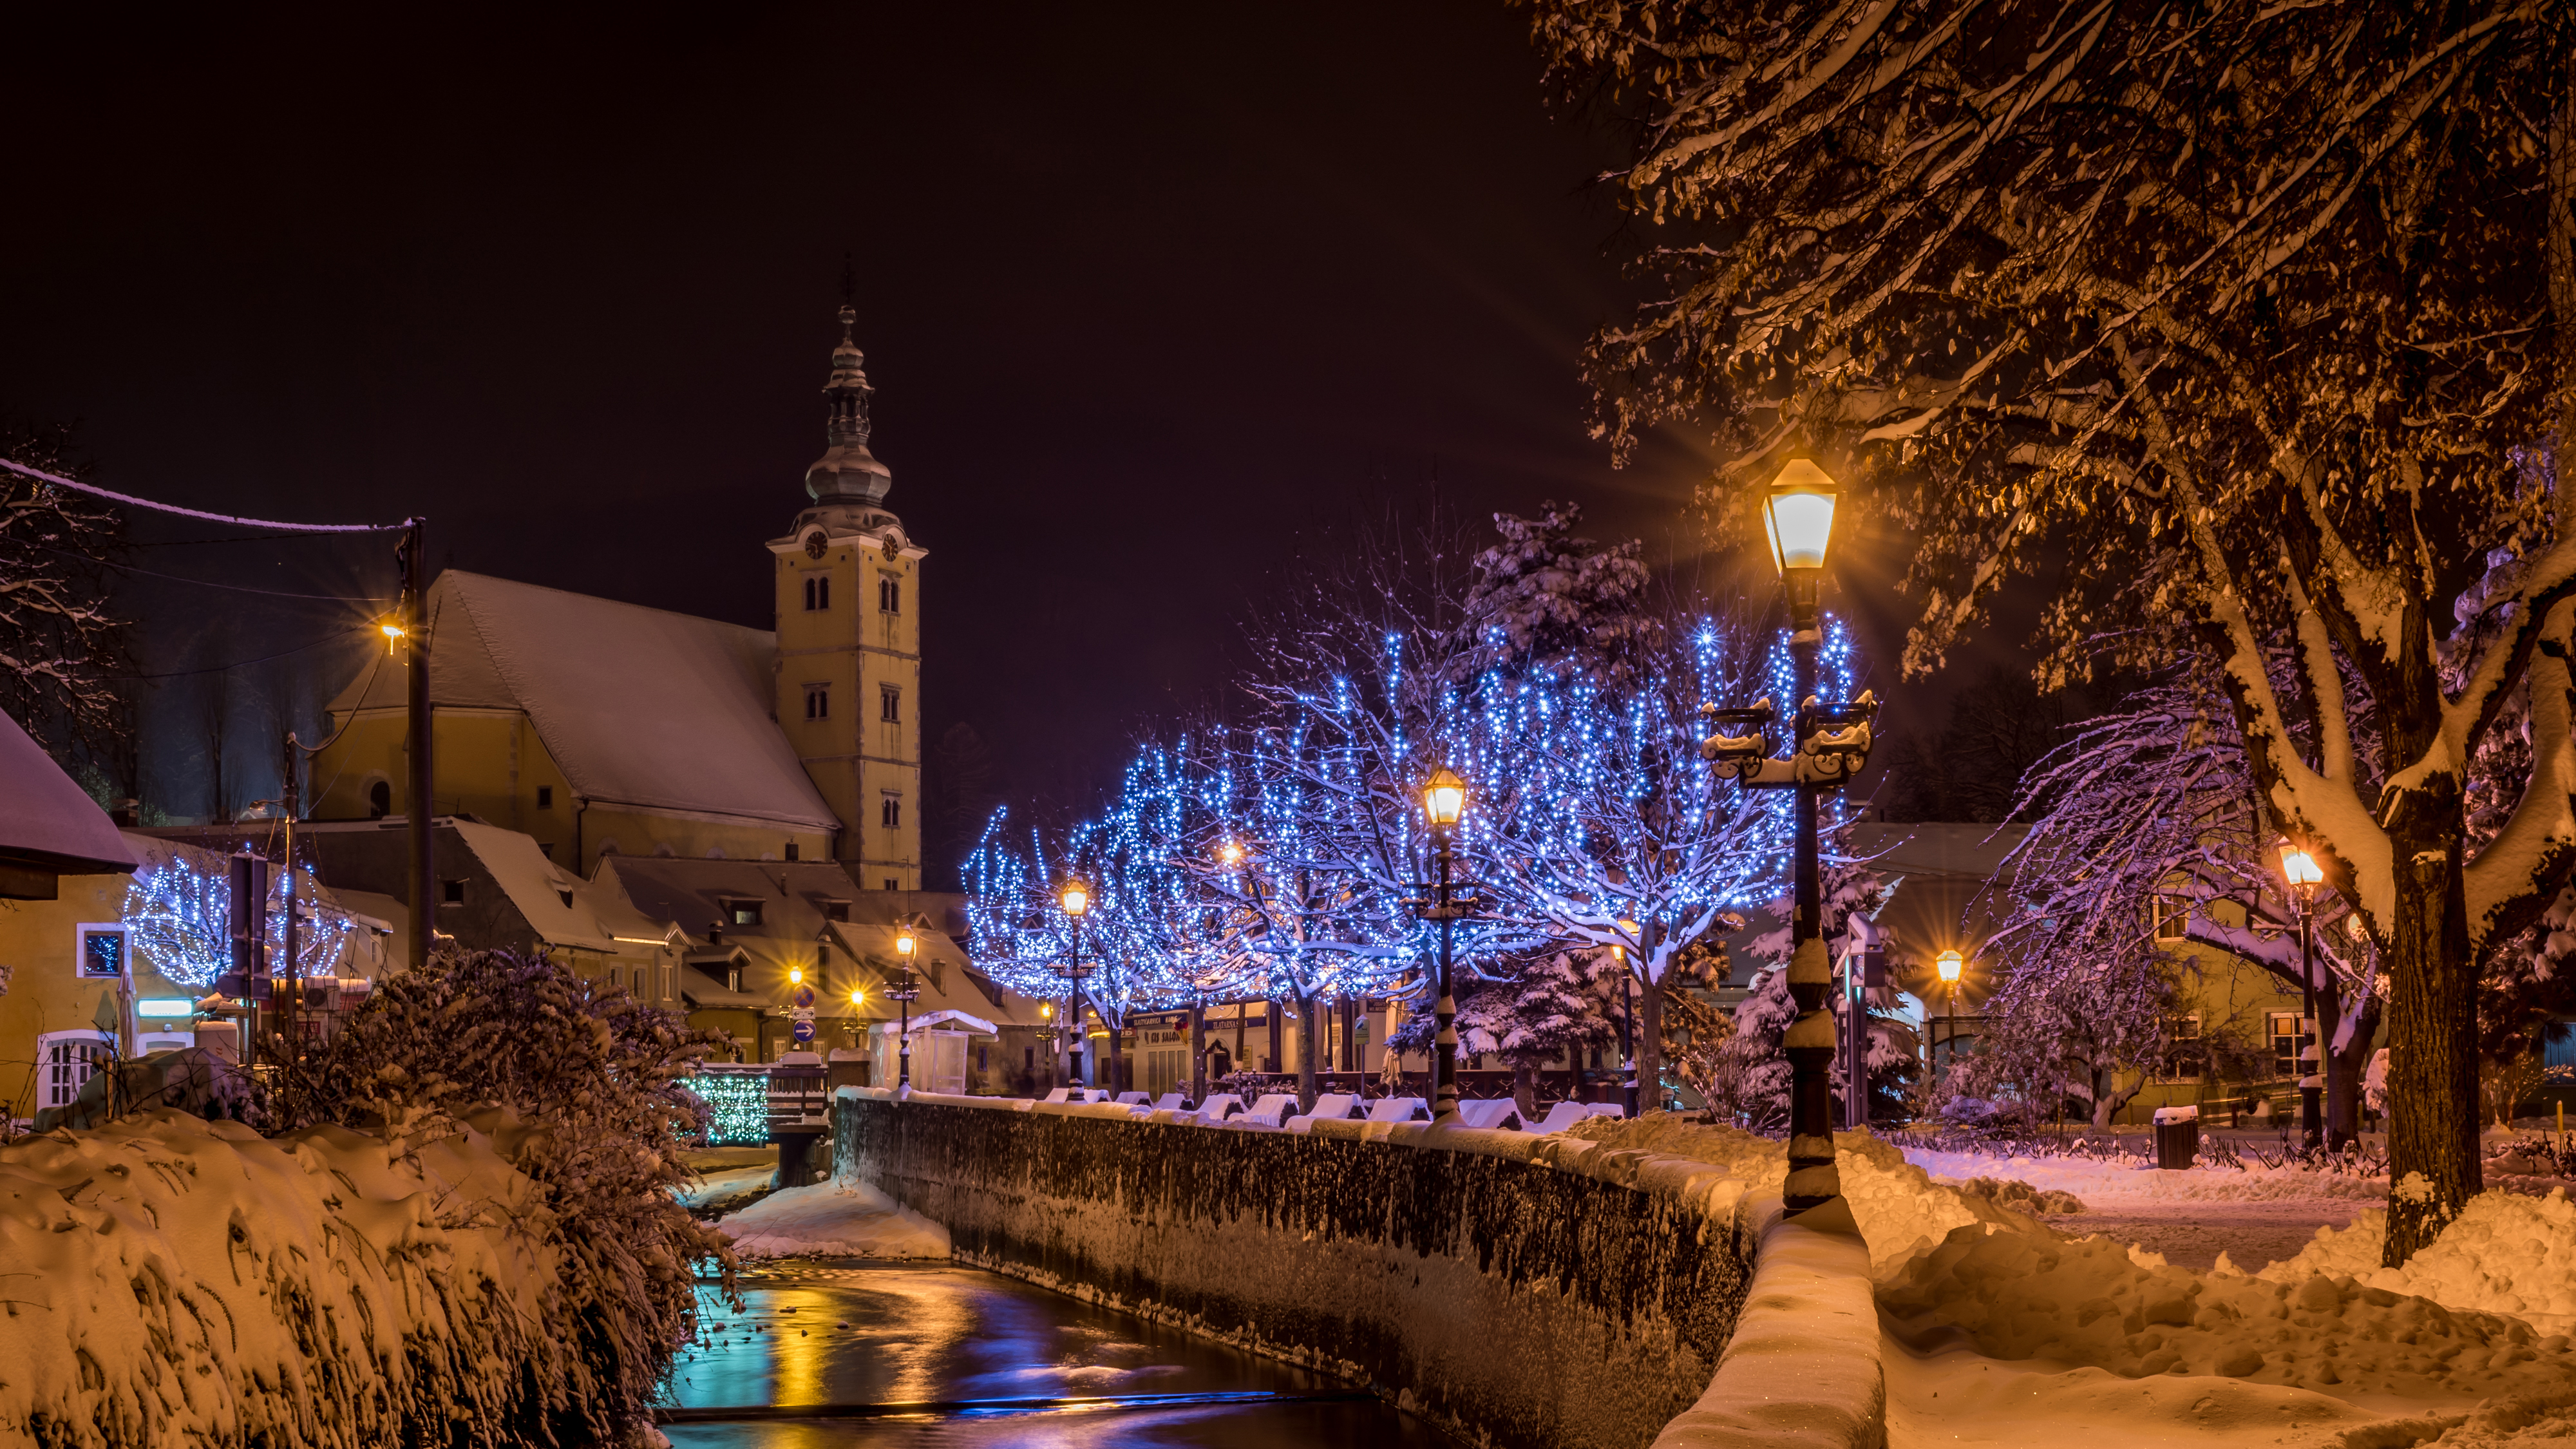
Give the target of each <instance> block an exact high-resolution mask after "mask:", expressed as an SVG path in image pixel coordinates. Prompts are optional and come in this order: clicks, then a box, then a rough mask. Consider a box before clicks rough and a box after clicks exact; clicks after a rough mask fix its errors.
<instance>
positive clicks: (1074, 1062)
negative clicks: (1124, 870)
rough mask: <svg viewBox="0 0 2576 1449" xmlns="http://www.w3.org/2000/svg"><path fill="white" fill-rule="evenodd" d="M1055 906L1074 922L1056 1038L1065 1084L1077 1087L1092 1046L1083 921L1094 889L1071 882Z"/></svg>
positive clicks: (1060, 971)
mask: <svg viewBox="0 0 2576 1449" xmlns="http://www.w3.org/2000/svg"><path fill="white" fill-rule="evenodd" d="M1056 904H1057V905H1059V906H1062V907H1063V908H1064V913H1065V915H1067V916H1069V917H1071V918H1072V920H1073V939H1072V944H1071V947H1070V949H1069V951H1068V952H1067V954H1066V959H1065V963H1064V965H1063V967H1062V968H1061V969H1059V970H1058V971H1057V972H1056V974H1057V975H1059V976H1061V977H1063V978H1064V981H1065V1002H1064V1021H1063V1024H1062V1026H1061V1028H1060V1034H1059V1035H1058V1037H1057V1040H1058V1042H1059V1043H1060V1044H1061V1049H1062V1051H1063V1053H1064V1061H1065V1084H1066V1085H1068V1086H1077V1085H1079V1084H1080V1082H1081V1078H1082V1053H1083V1052H1084V1051H1085V1050H1087V1049H1088V1048H1089V1045H1090V1043H1089V1042H1088V1040H1087V1039H1086V1038H1085V1037H1084V1035H1083V1031H1082V972H1083V965H1082V918H1083V917H1084V916H1086V915H1088V914H1090V912H1091V887H1089V886H1087V885H1084V884H1083V883H1082V881H1081V880H1080V879H1079V878H1076V879H1073V880H1068V881H1066V882H1065V883H1064V889H1063V890H1061V891H1059V892H1057V893H1056Z"/></svg>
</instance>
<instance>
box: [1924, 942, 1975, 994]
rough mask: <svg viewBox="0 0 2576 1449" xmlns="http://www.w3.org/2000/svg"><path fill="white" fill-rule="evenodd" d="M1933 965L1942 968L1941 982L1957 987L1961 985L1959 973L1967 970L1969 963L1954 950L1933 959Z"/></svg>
mask: <svg viewBox="0 0 2576 1449" xmlns="http://www.w3.org/2000/svg"><path fill="white" fill-rule="evenodd" d="M1932 964H1933V965H1935V966H1937V967H1939V968H1940V971H1941V980H1942V981H1943V982H1944V983H1946V984H1948V985H1951V986H1956V985H1958V984H1959V973H1960V972H1962V971H1964V970H1966V969H1967V966H1968V961H1967V958H1966V957H1964V956H1961V955H1960V954H1959V953H1958V951H1957V950H1956V949H1955V948H1953V949H1951V950H1948V951H1944V952H1942V953H1941V954H1940V955H1938V956H1935V957H1933V958H1932Z"/></svg>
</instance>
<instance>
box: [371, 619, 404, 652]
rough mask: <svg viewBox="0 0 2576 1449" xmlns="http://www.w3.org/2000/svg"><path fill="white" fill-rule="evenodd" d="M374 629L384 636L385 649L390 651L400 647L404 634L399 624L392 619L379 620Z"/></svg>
mask: <svg viewBox="0 0 2576 1449" xmlns="http://www.w3.org/2000/svg"><path fill="white" fill-rule="evenodd" d="M376 628H377V630H378V631H379V632H381V633H382V634H383V635H384V636H385V648H387V649H389V650H391V649H400V648H401V647H402V641H403V639H404V637H405V633H404V630H403V626H402V625H401V624H400V623H398V622H396V621H395V620H392V619H381V620H378V621H377V623H376Z"/></svg>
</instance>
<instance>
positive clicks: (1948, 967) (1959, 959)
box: [1932, 946, 1968, 1072]
mask: <svg viewBox="0 0 2576 1449" xmlns="http://www.w3.org/2000/svg"><path fill="white" fill-rule="evenodd" d="M1932 964H1933V966H1934V967H1936V968H1937V969H1938V970H1939V971H1940V973H1941V984H1942V985H1943V986H1945V987H1947V988H1949V989H1948V991H1947V992H1946V993H1945V994H1946V996H1947V997H1948V1000H1947V1003H1946V1004H1945V1005H1944V1006H1943V1007H1942V1010H1941V1016H1942V1025H1943V1026H1944V1028H1945V1030H1944V1032H1943V1035H1945V1036H1947V1037H1948V1038H1949V1039H1950V1056H1951V1059H1952V1060H1954V1061H1955V1060H1957V1058H1958V1055H1959V975H1960V973H1961V972H1963V971H1965V970H1967V969H1968V960H1967V958H1966V957H1964V956H1962V955H1960V954H1959V950H1958V948H1957V947H1955V946H1954V947H1952V948H1950V949H1949V950H1947V951H1944V952H1942V953H1941V954H1940V955H1938V956H1935V957H1933V958H1932ZM1940 1066H1941V1058H1940V1054H1939V1052H1938V1051H1935V1052H1934V1054H1933V1058H1932V1067H1933V1070H1934V1071H1936V1072H1937V1071H1939V1070H1940Z"/></svg>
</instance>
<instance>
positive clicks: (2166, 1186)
mask: <svg viewBox="0 0 2576 1449" xmlns="http://www.w3.org/2000/svg"><path fill="white" fill-rule="evenodd" d="M1905 1160H1906V1161H1908V1162H1911V1163H1913V1164H1915V1165H1916V1166H1918V1167H1920V1168H1922V1169H1923V1170H1924V1171H1926V1172H1929V1173H1930V1174H1932V1177H1933V1179H1934V1180H1935V1181H1948V1182H1966V1181H1968V1180H1970V1179H1973V1178H1978V1177H1998V1178H2010V1179H2013V1180H2016V1181H2020V1182H2026V1183H2029V1184H2030V1185H2031V1186H2032V1187H2033V1188H2036V1189H2038V1190H2040V1191H2042V1192H2066V1193H2073V1194H2074V1195H2075V1196H2076V1197H2078V1198H2081V1199H2083V1200H2084V1202H2085V1203H2087V1204H2088V1205H2091V1206H2093V1207H2110V1206H2115V1205H2116V1206H2127V1205H2129V1204H2132V1203H2140V1202H2176V1201H2195V1202H2280V1201H2286V1200H2290V1199H2295V1198H2341V1199H2348V1200H2354V1201H2363V1200H2377V1199H2381V1198H2385V1197H2387V1196H2388V1179H2386V1178H2384V1177H2378V1178H2372V1177H2353V1176H2349V1175H2347V1174H2342V1173H2333V1172H2312V1171H2310V1170H2308V1169H2306V1168H2299V1167H2282V1168H2267V1167H2263V1166H2261V1165H2259V1164H2256V1165H2249V1166H2248V1167H2246V1168H2245V1170H2243V1171H2241V1172H2240V1171H2238V1170H2237V1169H2235V1168H2232V1167H2194V1168H2191V1169H2188V1170H2186V1171H2183V1172H2162V1171H2159V1170H2157V1169H2155V1168H2152V1167H2141V1166H2139V1165H2138V1164H2137V1163H2134V1162H2127V1163H2121V1162H2101V1161H2096V1160H2095V1159H2092V1158H2089V1157H1998V1156H1991V1155H1989V1154H1986V1153H1982V1152H1931V1151H1926V1150H1924V1149H1922V1148H1908V1149H1906V1151H1905Z"/></svg>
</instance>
